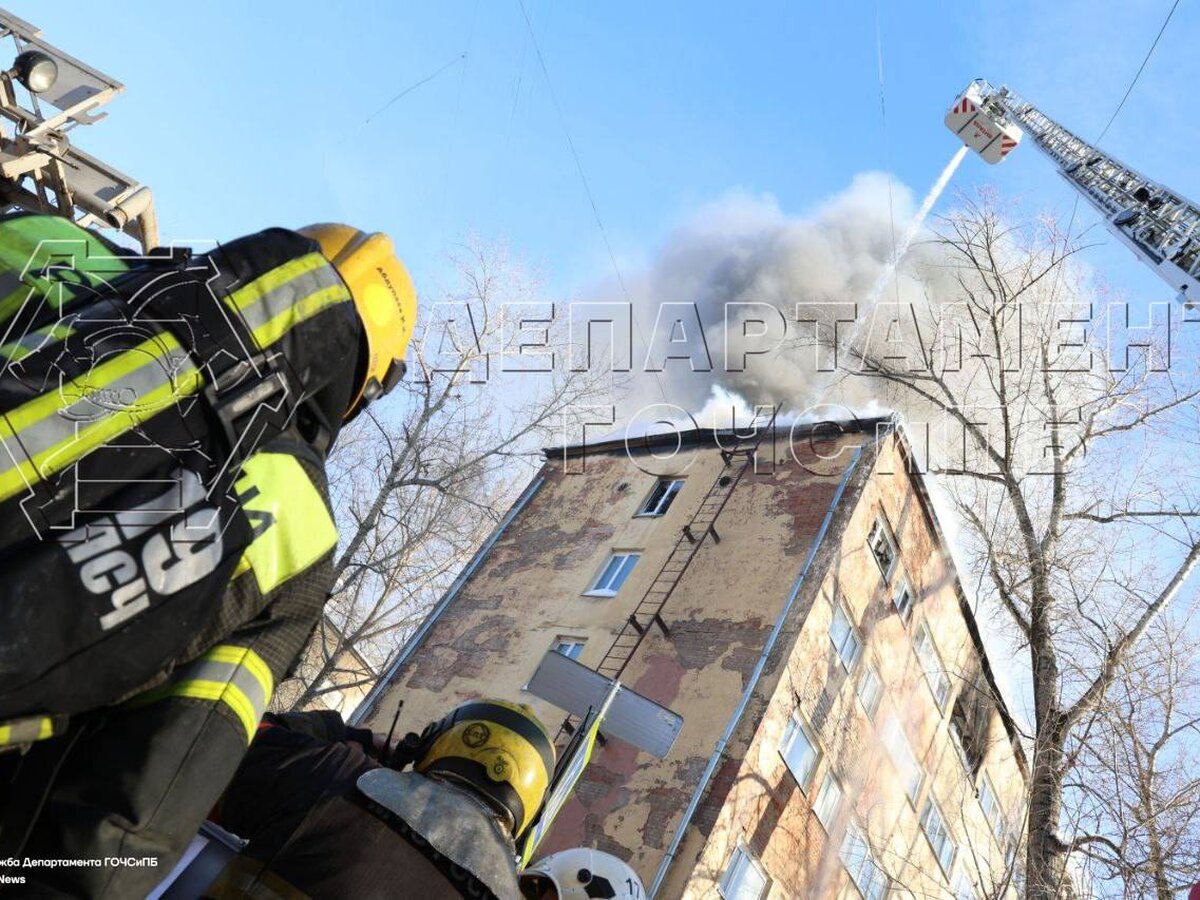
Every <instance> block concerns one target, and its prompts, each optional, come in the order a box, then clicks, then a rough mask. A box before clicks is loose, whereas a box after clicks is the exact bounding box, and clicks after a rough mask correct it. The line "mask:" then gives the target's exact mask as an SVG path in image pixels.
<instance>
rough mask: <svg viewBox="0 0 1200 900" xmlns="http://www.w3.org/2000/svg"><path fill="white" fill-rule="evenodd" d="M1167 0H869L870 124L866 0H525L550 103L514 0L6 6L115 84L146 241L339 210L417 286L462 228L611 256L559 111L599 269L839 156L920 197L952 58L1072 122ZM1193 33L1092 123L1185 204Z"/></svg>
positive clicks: (1118, 271) (823, 189)
mask: <svg viewBox="0 0 1200 900" xmlns="http://www.w3.org/2000/svg"><path fill="white" fill-rule="evenodd" d="M1169 5H1170V4H1169V2H1166V0H1153V2H1150V0H1133V2H1126V3H1122V4H1102V5H1099V6H1098V5H1097V4H1094V3H1085V2H1079V0H1068V2H1063V3H1057V4H1053V5H1051V4H1046V3H1035V2H1028V0H1026V2H1016V3H1003V4H997V3H987V4H982V3H980V4H972V3H961V4H942V3H937V4H933V3H924V4H917V3H905V4H898V3H886V2H885V3H881V4H880V8H879V22H880V29H881V33H882V39H883V41H882V42H883V55H884V69H885V88H886V96H887V131H886V139H885V133H884V130H883V127H882V122H881V116H880V108H879V106H880V104H879V87H878V81H877V60H876V24H875V22H876V8H875V6H873V5H872V4H870V3H866V2H862V0H851V2H846V3H838V4H812V3H806V4H799V3H790V4H785V3H773V4H772V3H763V4H755V5H753V6H752V7H750V8H747V9H743V10H738V11H734V9H733V8H732V7H731V6H730V5H729V4H727V3H715V2H714V3H689V4H687V5H683V4H676V5H666V4H640V3H618V2H610V3H605V4H562V3H560V4H552V3H549V2H547V0H525V8H526V9H527V10H528V13H529V17H530V19H531V20H532V23H533V28H534V31H535V33H536V35H537V38H538V42H539V43H540V46H541V49H542V51H543V53H544V57H545V61H546V65H547V67H548V69H549V73H550V76H551V79H552V86H553V92H554V95H555V96H556V97H557V100H558V106H559V107H560V108H561V110H562V119H560V117H559V114H558V111H557V109H556V106H555V104H554V103H553V102H552V99H551V93H550V87H549V86H548V84H547V81H546V78H545V76H544V75H543V73H542V71H541V69H540V66H539V63H538V59H537V56H536V54H535V52H534V49H533V47H532V45H531V43H530V39H529V32H528V30H527V28H526V23H525V19H524V17H523V15H522V9H521V6H520V3H519V2H517V0H498V2H490V0H489V2H485V0H462V2H445V3H436V4H424V5H415V4H410V5H406V6H404V7H399V6H397V7H396V8H390V7H387V6H385V5H384V4H373V5H367V4H358V5H357V6H356V7H355V6H353V5H352V6H351V7H349V8H348V9H350V10H353V11H347V10H346V9H338V10H337V11H336V12H332V13H331V10H333V9H334V7H331V6H330V5H329V4H327V3H319V4H318V3H295V2H294V3H282V2H270V3H268V2H258V3H239V4H234V3H224V2H213V3H209V4H205V5H203V6H202V7H198V6H195V5H183V4H162V3H145V2H143V3H134V2H125V3H122V4H121V5H120V6H119V14H115V13H111V12H110V13H106V14H104V15H98V14H97V13H96V11H95V6H94V4H84V3H81V2H74V0H59V2H56V3H53V4H45V3H31V2H20V0H10V4H9V6H10V8H11V9H12V10H13V11H14V12H16V13H17V14H18V15H21V16H23V17H25V18H26V19H28V20H29V21H32V22H34V23H36V24H37V25H39V26H40V27H42V29H43V30H44V32H45V37H46V38H47V39H48V40H50V41H51V42H53V43H56V44H58V45H60V46H61V47H63V48H64V49H65V50H67V51H68V52H72V53H74V54H75V55H77V56H80V57H81V58H83V59H85V60H87V61H88V62H91V63H92V64H94V65H96V66H97V67H99V68H101V69H103V70H105V71H107V72H109V73H110V74H112V75H114V76H115V77H117V78H119V79H121V80H122V81H124V83H125V84H126V85H127V91H126V94H125V95H123V96H122V97H120V98H118V100H116V101H114V103H112V104H111V105H110V107H109V109H110V113H111V114H110V118H109V120H108V121H106V122H104V123H102V124H101V125H99V126H97V127H94V128H90V129H87V130H84V131H80V132H79V133H78V134H77V137H76V140H77V141H78V142H79V143H80V145H81V146H83V147H85V148H86V149H87V150H89V151H91V152H93V153H96V154H99V155H101V156H102V157H104V158H105V159H107V160H109V161H110V162H112V163H113V164H115V165H117V166H118V167H120V168H122V169H124V170H125V171H127V172H129V173H131V174H132V175H134V176H135V177H137V178H139V179H141V180H143V181H144V182H146V183H148V184H150V185H151V186H152V187H153V188H154V190H155V192H156V194H157V197H158V210H159V216H160V222H161V228H162V230H163V233H164V236H165V237H167V238H182V239H189V238H218V239H219V238H232V237H235V236H237V235H239V234H241V233H244V232H247V231H250V230H254V229H257V228H260V227H263V226H266V225H271V224H297V225H298V224H303V223H306V222H308V221H312V220H320V219H331V218H332V219H343V220H346V221H351V222H355V223H362V224H363V225H364V226H367V227H372V228H380V229H384V230H387V231H389V232H390V233H392V234H393V236H394V237H395V239H396V242H397V245H398V246H399V247H400V249H401V252H402V254H403V255H404V256H405V257H406V259H407V260H408V262H409V263H410V266H411V268H412V269H413V271H414V274H415V275H416V276H417V279H418V283H419V284H421V285H430V284H433V283H434V282H435V281H436V278H437V275H438V273H439V272H440V271H441V267H442V266H443V265H444V254H445V251H446V249H447V248H448V247H449V246H450V245H451V244H452V243H454V242H455V241H459V240H462V239H463V238H464V236H466V235H467V234H469V233H471V232H475V233H478V234H479V235H481V236H482V237H484V238H489V239H490V238H506V239H507V240H509V241H510V242H511V244H512V246H513V247H514V248H515V249H517V250H518V251H520V252H522V253H524V254H526V255H528V256H529V257H530V258H531V259H532V260H534V261H535V262H537V263H538V264H540V265H541V266H542V267H543V268H544V270H545V272H546V275H547V278H548V281H549V284H550V287H551V288H552V289H553V290H554V291H555V292H557V293H560V294H564V295H565V294H569V293H570V292H573V291H578V290H584V289H586V288H587V287H588V286H589V285H591V284H594V283H595V282H596V281H597V280H600V279H604V278H607V277H608V276H610V275H611V273H612V265H611V262H610V261H609V258H608V254H607V251H606V249H605V245H604V242H603V240H602V237H601V235H600V232H599V229H598V227H597V225H596V221H595V217H594V215H593V213H592V209H591V206H590V204H589V201H588V198H587V195H586V194H585V192H584V189H583V187H582V184H581V181H580V177H579V174H578V172H577V171H576V166H575V161H574V159H573V157H572V155H571V152H570V150H569V148H568V145H567V141H566V138H565V136H564V131H563V120H565V122H566V125H567V128H568V129H569V130H570V133H571V135H572V137H573V139H574V142H575V146H576V148H577V149H578V152H579V156H580V159H581V160H582V165H583V168H584V171H585V172H586V174H587V178H588V179H589V181H590V184H591V188H592V192H593V195H594V197H595V201H596V204H597V207H598V209H599V212H600V216H601V218H602V220H603V222H604V225H605V227H606V230H607V232H608V235H609V238H610V240H611V242H612V245H613V247H614V249H615V252H616V255H617V258H618V260H619V265H620V266H621V267H622V268H623V269H624V268H636V267H637V265H638V264H639V262H640V261H641V260H643V259H644V258H645V257H646V256H647V254H649V253H651V252H652V251H653V248H654V247H655V246H656V244H657V243H658V242H659V241H661V240H662V238H663V236H664V234H665V233H666V232H667V231H668V230H669V229H670V228H671V227H672V226H673V225H674V224H675V223H677V222H678V221H680V220H681V219H682V218H684V217H686V216H687V215H688V213H689V212H691V211H692V210H694V209H695V208H696V207H698V206H700V205H702V204H704V203H706V202H709V201H711V200H713V199H715V198H718V197H720V196H722V195H724V194H726V193H727V192H729V191H731V190H734V189H741V190H745V191H749V192H751V193H756V194H757V193H769V194H772V195H774V196H775V197H777V198H778V201H779V203H780V205H781V207H782V208H783V209H784V210H785V211H788V212H797V213H802V212H803V211H805V210H806V209H809V208H811V207H812V206H813V205H815V204H817V203H819V202H820V201H821V200H822V199H824V198H827V197H828V196H830V195H831V194H833V193H835V192H836V191H838V190H840V189H841V188H843V187H845V186H846V185H847V184H848V183H849V181H850V179H851V178H852V176H853V175H854V174H856V173H858V172H861V171H864V170H869V169H887V170H890V171H891V172H893V173H895V176H896V178H897V179H899V180H900V181H902V182H904V183H906V184H908V185H910V186H911V187H912V188H913V190H914V191H915V192H916V194H917V196H920V195H921V194H923V193H924V191H925V189H926V187H927V186H928V185H929V183H930V182H931V181H932V180H933V178H934V177H935V176H936V175H937V173H938V172H939V171H940V169H941V167H942V165H944V163H945V162H946V160H947V158H948V157H949V155H950V154H951V153H952V152H953V150H954V148H955V143H954V140H953V138H952V136H951V135H950V134H949V133H948V132H946V131H945V130H944V129H943V127H942V125H941V117H942V114H943V112H944V108H945V107H946V106H947V105H948V104H949V103H950V102H951V101H952V99H953V97H954V95H955V93H956V92H957V91H958V90H959V89H960V88H961V87H962V86H963V85H965V84H966V82H967V81H968V80H970V79H971V78H972V77H975V76H979V75H982V76H986V77H988V78H989V79H991V80H993V81H996V82H1007V83H1009V84H1011V85H1012V86H1013V87H1015V88H1017V89H1018V90H1020V91H1021V92H1022V93H1023V94H1025V95H1026V96H1027V97H1028V98H1029V99H1031V100H1033V101H1034V102H1036V103H1038V104H1039V105H1041V106H1042V107H1043V108H1044V109H1045V110H1046V111H1048V112H1049V113H1050V114H1052V115H1055V116H1057V117H1058V118H1059V119H1060V120H1061V121H1062V122H1064V124H1067V125H1068V126H1069V127H1072V128H1074V129H1075V130H1076V131H1077V132H1079V133H1080V134H1082V135H1083V136H1085V137H1087V138H1094V137H1095V136H1096V134H1098V133H1099V131H1100V129H1101V128H1102V127H1103V124H1104V122H1105V121H1107V119H1108V117H1109V115H1111V113H1112V110H1113V109H1114V108H1115V106H1116V104H1117V102H1118V101H1119V99H1120V97H1121V95H1122V93H1123V92H1124V90H1125V87H1126V85H1127V83H1128V80H1129V78H1130V77H1131V76H1132V74H1133V72H1134V71H1135V70H1136V68H1137V65H1138V63H1139V62H1140V60H1141V57H1142V55H1143V54H1144V52H1145V49H1146V48H1147V47H1148V46H1149V43H1150V41H1151V40H1152V39H1153V37H1154V34H1155V32H1156V31H1157V29H1158V27H1159V24H1160V23H1161V20H1162V17H1163V15H1165V13H1166V10H1167V8H1168V7H1169ZM747 6H749V5H747ZM1100 7H1104V9H1101V8H1100ZM198 10H202V12H199V11H198ZM1198 25H1200V6H1198V5H1196V4H1188V3H1183V4H1181V6H1180V8H1179V9H1178V10H1177V12H1176V13H1175V16H1174V19H1173V21H1172V23H1171V26H1170V28H1169V29H1168V31H1167V32H1166V34H1165V35H1164V37H1163V40H1162V42H1161V43H1160V45H1159V47H1158V50H1157V51H1156V54H1155V56H1154V58H1153V60H1152V61H1151V63H1150V65H1149V66H1148V67H1147V70H1146V72H1145V74H1144V75H1143V76H1142V79H1141V81H1140V82H1139V84H1138V86H1137V88H1136V89H1135V91H1134V93H1133V95H1132V96H1131V97H1130V99H1129V101H1128V103H1127V104H1126V106H1125V109H1124V110H1123V111H1122V113H1121V116H1120V117H1119V118H1118V119H1117V121H1116V123H1115V124H1114V126H1113V127H1112V129H1111V131H1110V133H1109V135H1108V137H1107V139H1106V141H1105V147H1106V149H1108V150H1109V151H1110V152H1112V153H1114V154H1116V155H1118V156H1119V157H1122V158H1124V159H1125V160H1126V161H1127V162H1129V163H1130V164H1132V165H1135V166H1137V167H1139V168H1141V169H1142V170H1143V171H1144V172H1146V173H1148V174H1150V175H1151V176H1152V177H1154V178H1156V179H1158V180H1160V181H1163V182H1165V183H1167V184H1169V185H1171V186H1172V187H1174V188H1175V189H1177V190H1179V191H1182V192H1183V193H1184V194H1187V195H1191V196H1193V197H1195V196H1197V195H1200V183H1197V182H1198V181H1200V176H1198V175H1197V169H1196V168H1195V167H1194V166H1193V165H1192V156H1193V151H1192V149H1191V148H1193V147H1195V146H1196V145H1197V141H1198V139H1200V123H1198V122H1197V120H1196V118H1195V117H1194V116H1192V115H1190V113H1189V110H1190V107H1191V102H1190V97H1189V95H1188V94H1187V92H1186V91H1182V90H1181V89H1180V85H1185V84H1187V83H1189V82H1188V78H1187V77H1186V74H1185V71H1184V66H1185V59H1186V58H1187V56H1188V51H1189V49H1190V48H1191V47H1192V46H1193V45H1194V38H1195V36H1196V34H1197V26H1198ZM463 53H466V54H467V58H466V59H465V60H462V61H460V62H458V63H457V64H455V65H453V66H451V67H450V68H448V69H446V70H445V71H443V72H442V73H441V74H440V75H438V76H437V77H435V78H434V79H432V80H431V81H429V82H428V83H427V84H424V85H422V86H421V87H419V88H417V89H415V90H413V91H412V92H411V93H410V94H408V95H407V96H405V97H404V98H402V99H401V100H399V101H397V102H396V103H395V104H394V105H393V106H391V107H390V108H389V109H387V110H386V111H385V112H383V113H381V114H379V115H378V116H376V117H375V118H374V119H373V120H372V121H371V123H370V124H369V125H368V124H366V119H367V118H368V116H370V115H371V114H372V113H373V112H375V111H376V110H378V109H379V108H380V107H382V106H383V105H384V104H385V103H386V102H387V101H388V100H389V99H390V98H391V97H393V96H394V95H395V94H397V93H399V92H400V91H402V90H403V89H405V88H406V87H408V86H410V85H412V84H413V83H415V82H417V81H419V80H421V79H423V78H425V77H426V76H428V75H429V74H430V73H432V72H434V71H436V70H437V69H438V68H439V67H441V66H443V65H445V64H446V63H448V62H450V61H452V60H455V59H456V58H457V57H459V56H460V55H461V54H463ZM984 182H987V183H993V184H995V185H996V186H998V187H999V188H1000V189H1001V190H1002V191H1003V192H1005V193H1006V194H1009V195H1016V196H1020V197H1022V198H1024V204H1025V206H1026V208H1027V209H1029V211H1030V212H1034V211H1037V210H1041V209H1051V210H1057V211H1059V212H1064V211H1066V212H1069V210H1070V205H1071V201H1072V199H1073V195H1072V194H1071V193H1070V190H1069V188H1067V186H1066V185H1065V184H1064V183H1062V182H1061V180H1060V179H1058V178H1057V177H1056V176H1055V175H1054V174H1053V171H1052V169H1051V167H1050V165H1049V164H1048V163H1047V162H1046V161H1044V160H1043V159H1041V158H1039V155H1038V153H1037V151H1035V150H1033V149H1032V147H1025V148H1022V149H1021V151H1020V152H1019V153H1018V154H1017V155H1016V156H1014V157H1012V158H1011V159H1010V160H1009V161H1008V162H1006V163H1005V164H1004V165H1003V166H1000V167H988V166H986V165H985V164H984V163H983V162H982V161H980V160H978V159H969V160H968V161H967V163H966V164H965V165H964V166H963V168H962V169H961V170H960V172H959V175H958V177H957V178H956V180H955V184H954V186H955V187H956V188H960V189H967V190H970V189H971V187H972V186H973V185H975V184H978V183H984ZM1081 209H1082V207H1081ZM1080 221H1081V222H1085V223H1086V222H1091V221H1094V219H1093V217H1092V216H1091V214H1090V212H1087V211H1086V210H1083V211H1082V212H1081V219H1080ZM1091 261H1092V262H1093V264H1094V265H1096V267H1097V268H1098V269H1101V270H1102V271H1103V272H1104V274H1105V276H1106V277H1108V278H1109V279H1111V280H1112V281H1113V282H1114V284H1115V285H1116V286H1118V287H1121V288H1125V289H1126V290H1128V291H1129V292H1130V293H1131V294H1134V295H1137V296H1146V295H1147V294H1148V293H1154V294H1161V293H1162V291H1161V289H1160V288H1159V286H1158V282H1157V280H1156V279H1155V278H1154V277H1153V276H1152V275H1150V274H1149V273H1148V272H1143V271H1142V270H1141V269H1140V267H1139V266H1137V265H1136V264H1135V263H1134V262H1133V260H1132V257H1131V256H1130V255H1129V254H1128V252H1127V251H1125V250H1123V249H1121V248H1120V247H1118V246H1116V245H1115V244H1112V243H1110V244H1109V245H1108V246H1107V247H1106V248H1105V249H1103V250H1102V251H1100V252H1094V253H1092V254H1091Z"/></svg>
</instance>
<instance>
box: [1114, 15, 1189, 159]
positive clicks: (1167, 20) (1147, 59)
mask: <svg viewBox="0 0 1200 900" xmlns="http://www.w3.org/2000/svg"><path fill="white" fill-rule="evenodd" d="M1178 6H1179V0H1175V2H1174V3H1172V4H1171V9H1170V10H1169V11H1168V12H1167V17H1166V18H1165V19H1163V23H1162V27H1161V28H1159V29H1158V34H1156V35H1155V36H1154V43H1152V44H1151V45H1150V49H1149V50H1147V51H1146V57H1145V58H1144V59H1143V60H1142V64H1141V65H1140V66H1138V70H1137V74H1135V75H1134V76H1133V81H1131V82H1129V87H1128V88H1126V90H1125V96H1124V97H1122V98H1121V102H1120V103H1118V104H1117V108H1116V109H1115V110H1113V114H1112V117H1111V118H1110V119H1109V120H1108V124H1107V125H1105V126H1104V130H1103V131H1101V132H1100V137H1098V138H1096V143H1097V144H1099V143H1100V142H1101V141H1102V140H1104V136H1105V135H1106V134H1108V129H1109V127H1111V125H1112V123H1113V122H1114V121H1115V120H1116V118H1117V114H1118V113H1119V112H1120V111H1121V107H1123V106H1124V105H1125V101H1126V100H1128V99H1129V95H1130V94H1131V93H1132V92H1133V87H1134V85H1136V84H1137V83H1138V79H1139V78H1141V77H1142V70H1143V69H1145V68H1146V63H1148V62H1150V57H1151V56H1153V55H1154V48H1155V47H1157V46H1158V41H1159V39H1160V38H1161V37H1162V36H1163V32H1164V31H1166V30H1167V25H1168V24H1169V23H1170V21H1171V16H1173V15H1175V9H1176V7H1178Z"/></svg>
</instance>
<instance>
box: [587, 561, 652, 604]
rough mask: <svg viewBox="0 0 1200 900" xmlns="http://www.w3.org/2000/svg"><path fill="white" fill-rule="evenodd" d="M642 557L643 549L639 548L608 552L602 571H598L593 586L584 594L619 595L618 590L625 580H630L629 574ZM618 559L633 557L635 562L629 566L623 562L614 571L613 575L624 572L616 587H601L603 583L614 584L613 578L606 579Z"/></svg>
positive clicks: (597, 595) (591, 595)
mask: <svg viewBox="0 0 1200 900" xmlns="http://www.w3.org/2000/svg"><path fill="white" fill-rule="evenodd" d="M641 558H642V554H641V551H638V550H614V551H613V552H612V553H610V554H608V559H606V560H605V561H604V565H602V566H601V567H600V571H599V572H597V573H596V577H595V578H594V579H593V580H592V586H591V587H590V588H588V589H587V590H586V591H584V592H583V593H584V596H587V597H615V596H617V592H618V591H620V590H621V587H622V586H623V585H624V584H625V582H626V581H628V580H629V576H630V575H631V574H632V573H633V570H634V568H636V567H637V564H638V562H639V561H640V560H641ZM617 559H623V560H629V559H632V560H633V562H632V563H629V564H628V565H627V566H626V564H625V563H622V564H621V567H620V568H618V569H617V570H616V571H615V572H614V573H613V577H615V576H616V575H617V574H621V573H623V574H621V580H620V582H619V583H618V584H617V586H616V587H615V588H609V587H603V588H602V587H600V585H601V584H612V581H613V579H612V578H607V579H606V578H605V575H607V574H608V570H609V568H611V566H612V564H613V562H614V561H615V560H617Z"/></svg>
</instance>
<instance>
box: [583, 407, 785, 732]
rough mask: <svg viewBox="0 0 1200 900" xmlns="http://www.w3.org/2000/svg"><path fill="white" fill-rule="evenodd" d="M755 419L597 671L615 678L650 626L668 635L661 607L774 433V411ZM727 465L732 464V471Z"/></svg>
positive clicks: (729, 453)
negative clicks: (760, 425) (762, 423)
mask: <svg viewBox="0 0 1200 900" xmlns="http://www.w3.org/2000/svg"><path fill="white" fill-rule="evenodd" d="M762 418H766V417H765V416H764V417H762ZM759 420H760V417H759V416H758V415H756V416H755V418H754V419H753V420H752V421H751V427H753V428H754V430H753V432H752V434H751V435H749V439H750V440H751V441H753V443H751V444H747V445H746V446H739V445H740V444H741V440H740V439H737V443H735V444H734V445H733V447H732V448H731V449H723V450H721V458H722V459H723V461H724V463H725V465H724V467H723V469H722V472H721V474H720V475H718V476H717V477H716V479H714V481H713V483H712V485H711V486H710V487H709V489H708V493H707V494H705V496H704V499H703V500H702V501H701V503H700V505H699V506H698V507H697V508H696V511H695V512H694V513H693V514H692V517H691V519H689V520H688V522H687V524H686V525H684V526H683V527H682V528H681V529H680V532H679V537H678V538H677V539H676V541H675V546H674V547H673V548H672V550H671V552H670V553H669V554H668V555H667V558H666V560H664V562H663V564H662V566H661V567H660V568H659V570H658V573H657V574H656V575H655V576H654V580H653V581H651V582H650V586H649V587H647V588H646V592H645V593H644V594H643V595H642V598H641V600H639V601H638V604H637V606H635V607H634V608H633V612H631V613H630V614H629V616H628V618H626V619H625V621H624V623H622V625H621V630H620V631H619V632H618V633H617V636H616V638H615V639H614V640H613V642H612V645H611V646H610V647H609V648H608V652H607V653H605V654H604V658H603V659H601V660H600V664H599V665H597V666H596V671H597V672H598V673H600V674H601V675H603V676H605V677H606V678H611V679H614V680H615V679H617V678H620V677H621V675H622V674H623V673H624V671H625V668H626V666H628V665H629V661H630V660H631V659H633V655H634V653H636V652H637V649H638V647H640V646H641V645H642V641H643V640H645V638H646V636H647V635H648V634H649V633H650V629H651V628H653V627H654V626H658V628H660V629H661V630H662V633H663V635H664V636H666V637H670V636H671V631H670V629H669V628H668V627H667V623H666V622H665V621H663V617H662V611H663V608H664V607H665V606H666V605H667V601H668V600H670V599H671V595H672V594H673V593H674V592H675V588H676V587H678V585H679V581H680V579H681V578H682V577H683V573H684V572H686V571H687V570H688V566H690V565H691V563H692V560H693V559H695V558H696V554H697V553H699V551H700V548H701V547H702V546H703V545H704V542H705V540H707V539H708V538H709V537H711V538H712V540H713V542H714V543H718V544H719V543H720V542H721V536H720V535H719V534H718V533H717V530H716V528H715V525H716V521H717V517H718V516H720V515H721V511H722V510H723V509H725V504H726V503H728V502H729V498H730V497H731V496H732V495H733V492H734V490H735V489H736V488H737V486H738V483H739V482H740V481H741V480H742V476H743V475H745V474H746V472H747V470H749V469H751V468H753V466H754V462H755V459H756V458H757V455H758V449H759V447H760V446H761V445H762V442H763V439H764V438H766V437H768V436H770V435H771V434H772V433H773V432H774V429H775V412H774V411H772V412H771V415H770V417H769V419H767V424H766V426H765V427H763V428H758V427H755V423H756V422H758V421H759ZM738 457H744V458H743V460H742V462H741V465H738V466H736V468H734V461H735V460H736V459H737V458H738ZM731 468H733V469H734V470H733V471H732V472H731V471H730V469H731ZM575 724H577V722H576V720H575V719H574V718H573V717H570V716H568V717H567V719H566V720H565V721H564V722H563V727H562V729H561V730H560V731H559V737H560V738H561V737H562V736H563V735H564V734H570V733H572V732H573V731H574V725H575Z"/></svg>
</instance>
